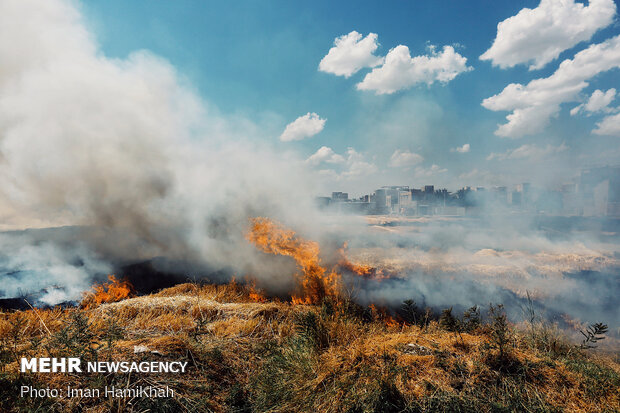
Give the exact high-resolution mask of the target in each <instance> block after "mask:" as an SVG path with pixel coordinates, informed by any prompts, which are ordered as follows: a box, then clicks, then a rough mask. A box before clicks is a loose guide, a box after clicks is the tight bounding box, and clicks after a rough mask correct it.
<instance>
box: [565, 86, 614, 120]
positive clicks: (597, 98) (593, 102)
mask: <svg viewBox="0 0 620 413" xmlns="http://www.w3.org/2000/svg"><path fill="white" fill-rule="evenodd" d="M615 97H616V89H614V88H611V89H609V90H608V91H607V92H603V91H602V90H600V89H596V90H595V91H594V92H593V93H592V96H590V98H589V99H588V101H587V102H586V103H582V104H581V105H578V106H575V107H574V108H572V109H571V111H570V114H571V116H575V115H577V114H578V113H579V112H582V111H586V112H588V113H596V112H605V113H611V112H614V111H615V109H614V108H610V107H609V104H610V103H611V102H612V101H613V100H614V98H615Z"/></svg>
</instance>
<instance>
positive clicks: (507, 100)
mask: <svg viewBox="0 0 620 413" xmlns="http://www.w3.org/2000/svg"><path fill="white" fill-rule="evenodd" d="M618 67H620V36H616V37H613V38H611V39H608V40H606V41H605V42H603V43H599V44H593V45H591V46H590V47H588V48H587V49H585V50H582V51H580V52H579V53H577V54H576V55H575V57H574V58H573V59H566V60H565V61H563V62H562V63H561V64H560V66H559V68H558V69H557V70H556V71H555V73H553V74H552V75H551V76H549V77H547V78H540V79H534V80H532V81H530V82H529V83H528V84H527V85H526V86H523V85H521V84H518V83H511V84H509V85H508V86H506V87H505V88H504V90H503V91H502V92H501V93H499V94H497V95H495V96H491V97H489V98H487V99H485V100H484V101H483V102H482V106H484V107H485V108H487V109H489V110H493V111H504V110H505V111H512V113H511V114H509V115H508V116H507V117H506V119H507V120H508V123H505V124H503V125H500V126H499V127H498V129H497V130H496V131H495V134H496V135H498V136H503V137H512V138H517V137H521V136H523V135H529V134H534V133H537V132H540V131H541V130H543V129H544V127H545V126H546V125H547V124H548V122H549V119H550V118H551V117H552V116H556V115H557V114H558V113H559V111H560V105H561V104H562V103H565V102H573V101H575V100H576V99H577V96H578V94H579V92H581V91H582V90H583V89H584V88H586V87H587V86H588V82H587V80H589V79H590V78H591V77H593V76H595V75H597V74H599V73H601V72H605V71H607V70H610V69H613V68H618Z"/></svg>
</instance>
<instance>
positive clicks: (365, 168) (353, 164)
mask: <svg viewBox="0 0 620 413" xmlns="http://www.w3.org/2000/svg"><path fill="white" fill-rule="evenodd" d="M377 170H378V168H377V166H376V165H375V164H374V163H372V162H368V161H366V159H365V158H364V155H362V154H361V153H359V152H357V151H356V150H355V149H353V148H348V149H347V170H345V171H344V172H343V173H342V176H344V177H345V178H353V177H359V176H366V175H371V174H374V173H376V172H377Z"/></svg>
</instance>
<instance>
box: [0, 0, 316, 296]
mask: <svg viewBox="0 0 620 413" xmlns="http://www.w3.org/2000/svg"><path fill="white" fill-rule="evenodd" d="M0 61H2V65H1V67H0V217H1V218H2V223H3V228H4V229H14V228H36V227H53V226H79V227H90V228H97V229H99V230H100V231H99V233H98V234H93V233H91V235H89V236H86V235H85V234H84V233H82V234H80V237H83V238H82V239H77V238H75V239H73V241H72V243H71V246H70V248H71V249H72V252H71V253H70V254H68V253H66V251H63V250H62V248H61V247H59V246H56V245H55V243H58V240H56V239H55V238H56V237H58V235H57V234H52V233H48V235H49V236H50V237H51V239H50V240H49V242H51V244H49V245H39V246H37V247H33V248H34V249H27V248H26V249H19V248H18V249H15V250H14V251H13V252H15V253H16V254H17V256H18V257H21V258H13V259H12V260H8V261H6V260H5V261H4V262H3V263H2V266H4V267H5V270H7V271H9V270H11V268H13V266H14V265H18V263H17V262H16V261H15V260H18V261H20V263H19V265H22V263H21V262H22V261H23V263H26V262H28V261H29V260H30V258H31V257H32V256H33V255H35V256H36V255H39V258H38V259H36V260H33V261H32V263H31V264H28V266H30V267H31V269H32V271H30V273H34V272H35V269H36V268H37V266H40V269H44V267H48V266H49V267H50V268H52V267H53V268H56V269H57V270H54V271H52V270H49V271H48V270H45V271H40V272H39V273H38V274H39V275H38V276H36V277H35V276H31V277H28V276H24V277H22V279H21V282H22V285H23V288H25V289H31V288H32V289H34V288H36V287H37V286H38V285H39V281H40V282H42V280H43V279H47V281H48V282H51V283H54V282H56V281H60V280H59V277H61V275H60V273H61V272H63V271H64V272H65V273H66V274H67V275H66V278H65V279H64V281H66V282H69V283H72V284H73V285H74V288H73V289H72V291H73V290H78V289H79V288H80V287H83V286H84V285H85V284H89V283H90V282H92V279H91V277H92V274H94V273H98V272H101V271H107V270H108V269H109V267H110V263H111V262H112V263H118V262H123V261H137V260H141V259H150V258H153V257H160V256H163V257H166V258H167V259H170V260H179V261H184V262H190V263H192V262H193V263H196V268H201V266H204V265H208V266H209V267H210V268H222V267H226V268H229V269H230V271H231V272H238V273H245V272H250V269H251V272H252V274H253V275H254V276H257V277H261V276H263V275H264V272H267V271H268V268H267V266H266V265H262V264H261V255H260V254H259V253H258V252H256V251H255V250H254V249H253V248H252V247H250V246H249V245H248V244H247V242H246V241H245V240H244V239H243V234H244V232H245V229H246V227H247V225H248V221H247V219H248V218H249V217H251V216H256V215H269V216H274V217H276V218H278V219H281V220H283V221H285V222H292V223H294V224H296V225H297V226H301V227H303V226H304V225H305V224H304V222H305V219H306V218H307V217H312V214H313V208H312V206H311V197H310V195H309V194H311V193H312V179H311V177H309V176H306V175H305V172H304V170H303V169H301V168H299V167H298V164H299V163H300V161H299V160H298V159H297V157H296V156H295V155H294V154H292V153H286V152H284V153H277V154H276V153H275V152H274V151H273V150H272V149H271V148H270V147H269V145H267V144H261V142H264V141H266V138H267V136H265V133H264V132H263V129H264V128H261V126H260V125H256V124H254V123H252V122H250V121H248V120H246V119H239V118H235V117H232V116H230V117H227V116H224V115H222V114H219V113H218V111H217V109H215V108H213V107H212V106H210V105H209V104H208V103H207V102H205V101H203V100H202V99H201V98H200V97H198V95H197V94H196V93H195V91H194V90H193V89H192V88H191V86H190V85H189V84H188V82H187V81H186V80H185V79H184V78H183V77H182V76H181V75H179V73H177V71H176V70H175V68H174V67H173V66H172V65H171V64H170V63H168V62H167V61H166V60H164V59H162V58H160V57H158V56H155V55H153V54H152V53H149V52H147V51H137V52H134V53H132V54H130V55H129V56H128V57H127V58H125V59H112V58H108V57H106V56H105V55H104V54H103V53H102V52H101V51H100V50H99V49H98V47H97V44H96V41H95V39H94V38H93V36H92V35H91V33H89V31H88V30H87V29H86V27H85V25H84V22H83V19H82V16H81V15H80V12H79V10H78V8H77V6H76V5H75V4H74V3H73V2H70V1H63V0H50V1H45V2H39V1H30V0H26V1H23V0H7V1H3V2H2V3H1V4H0ZM282 177H286V179H282ZM293 201H294V202H293ZM293 209H294V212H295V213H292V212H293ZM302 217H303V220H302ZM93 231H94V230H93ZM23 241H24V240H23V239H22V240H21V242H23ZM6 242H7V243H12V242H17V240H15V239H13V240H12V241H11V242H9V241H6ZM65 247H67V246H66V245H65ZM8 255H11V254H9V253H8V251H7V256H8ZM45 257H47V258H45ZM78 258H79V259H78ZM75 262H79V266H76V265H75ZM85 263H93V264H92V265H90V264H85ZM24 265H25V264H24ZM63 265H64V267H63ZM269 270H272V269H269ZM54 274H57V275H54ZM37 277H38V278H39V279H38V280H36V279H35V278H37ZM78 278H79V279H81V280H85V281H81V282H79V283H77V282H75V281H76V280H77V279H78ZM13 290H14V289H11V288H7V289H6V291H5V294H10V292H11V291H13ZM75 297H76V294H74V293H70V292H68V293H67V295H66V297H63V298H75ZM50 300H51V298H50Z"/></svg>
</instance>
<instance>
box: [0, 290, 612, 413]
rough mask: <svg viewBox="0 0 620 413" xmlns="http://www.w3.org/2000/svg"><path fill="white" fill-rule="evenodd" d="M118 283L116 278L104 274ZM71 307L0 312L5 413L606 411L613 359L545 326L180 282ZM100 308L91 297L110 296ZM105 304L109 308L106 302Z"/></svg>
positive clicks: (497, 317) (0, 378)
mask: <svg viewBox="0 0 620 413" xmlns="http://www.w3.org/2000/svg"><path fill="white" fill-rule="evenodd" d="M113 281H114V280H113ZM123 286H125V287H126V285H124V284H122V283H120V282H118V281H114V282H111V283H109V284H107V285H104V286H99V287H98V290H95V291H94V292H93V293H92V294H90V295H88V296H86V297H85V299H84V300H83V302H82V305H81V306H80V307H75V308H67V309H59V308H55V309H36V310H28V311H17V312H6V313H2V314H0V337H1V338H2V343H1V344H2V347H1V355H2V363H3V364H2V366H3V369H2V372H1V373H0V374H1V375H0V381H1V383H0V388H1V389H2V390H1V392H2V398H1V399H0V407H1V410H2V411H7V412H10V411H33V412H34V411H39V412H49V411H75V412H85V411H88V412H107V411H117V412H121V411H123V412H125V411H127V412H177V411H181V412H182V411H186V412H201V411H205V412H209V411H214V412H265V411H270V412H308V411H316V412H431V411H432V412H434V411H443V412H477V413H481V412H509V411H526V412H556V411H570V412H605V411H606V412H613V411H618V409H620V398H619V388H620V365H619V364H618V363H617V362H616V361H614V360H613V359H612V358H610V357H608V356H606V357H603V356H600V355H595V353H593V352H592V351H591V350H584V349H579V348H578V347H577V346H575V345H574V344H571V343H568V342H566V341H565V340H564V339H563V338H562V337H561V334H560V333H559V332H558V331H557V330H556V329H554V328H553V326H550V325H547V324H545V323H543V322H540V323H535V324H531V325H528V326H521V327H520V328H518V329H517V328H515V326H513V325H511V324H509V323H506V322H505V319H504V318H503V317H502V309H501V307H496V308H495V316H494V317H488V319H486V318H485V319H482V320H481V319H480V318H479V317H478V315H477V314H476V312H472V313H469V314H467V315H466V316H464V317H463V316H458V315H456V314H454V315H452V314H451V313H450V312H444V314H443V316H442V317H441V318H440V319H439V320H437V319H433V317H431V316H428V313H426V314H425V313H424V312H423V311H419V310H417V309H415V307H414V306H413V305H412V303H406V304H404V305H403V309H402V310H400V311H397V312H396V313H393V315H388V314H387V312H386V311H382V310H381V309H379V310H378V309H376V308H374V307H367V308H364V307H361V306H359V305H357V304H355V303H354V302H352V301H350V300H348V299H346V298H345V297H342V296H336V297H334V296H326V297H324V298H323V300H322V302H321V303H320V304H312V305H308V304H294V303H291V302H282V301H278V300H269V299H267V298H265V297H264V296H263V295H262V294H260V292H258V291H256V290H255V289H254V288H252V287H247V286H243V285H240V284H238V283H235V282H233V283H230V284H226V285H199V284H182V285H178V286H175V287H172V288H168V289H165V290H163V291H160V292H158V293H156V294H152V295H148V296H141V297H131V293H130V291H128V292H127V294H126V295H125V297H123V295H122V294H119V293H117V292H115V291H116V290H115V289H117V288H123ZM108 291H111V293H109V294H108V295H107V296H106V299H105V300H101V299H97V300H95V299H94V298H95V297H94V296H95V295H96V294H101V293H106V294H107V292H108ZM106 300H108V301H112V302H106ZM33 356H48V357H50V356H51V357H63V356H70V357H81V358H82V360H123V361H133V360H135V361H141V360H155V361H159V360H170V361H180V360H182V361H187V362H188V363H189V364H188V365H189V369H188V371H187V372H186V373H184V374H172V373H168V374H142V375H138V374H135V373H133V374H108V375H103V374H85V373H82V374H60V373H59V374H20V373H19V372H18V369H19V365H18V360H19V358H20V357H33ZM22 385H32V386H36V387H43V388H45V387H49V388H64V387H66V386H67V385H71V386H72V387H93V388H96V387H103V386H106V385H108V386H109V385H114V386H117V387H122V388H127V387H132V386H136V385H154V386H170V388H172V389H174V390H175V397H173V398H154V399H151V398H134V399H131V398H104V397H100V398H75V397H74V398H62V397H61V398H20V397H19V388H20V386H22Z"/></svg>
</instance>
